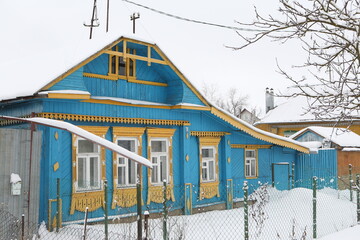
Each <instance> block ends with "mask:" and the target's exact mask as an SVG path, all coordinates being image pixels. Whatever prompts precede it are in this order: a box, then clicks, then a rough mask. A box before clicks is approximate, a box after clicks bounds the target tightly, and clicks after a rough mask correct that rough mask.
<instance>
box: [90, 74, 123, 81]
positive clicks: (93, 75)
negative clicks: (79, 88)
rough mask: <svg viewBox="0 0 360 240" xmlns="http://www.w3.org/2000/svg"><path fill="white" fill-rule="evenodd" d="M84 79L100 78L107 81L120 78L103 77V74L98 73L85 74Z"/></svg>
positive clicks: (115, 76) (113, 76)
mask: <svg viewBox="0 0 360 240" xmlns="http://www.w3.org/2000/svg"><path fill="white" fill-rule="evenodd" d="M83 76H84V77H88V78H99V79H105V80H113V81H115V80H118V79H119V78H118V76H117V75H112V74H109V75H102V74H96V73H85V72H84V73H83Z"/></svg>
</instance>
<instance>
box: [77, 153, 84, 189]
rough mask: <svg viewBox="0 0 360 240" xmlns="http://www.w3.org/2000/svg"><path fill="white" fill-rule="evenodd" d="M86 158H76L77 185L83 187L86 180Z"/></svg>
mask: <svg viewBox="0 0 360 240" xmlns="http://www.w3.org/2000/svg"><path fill="white" fill-rule="evenodd" d="M85 164H86V159H85V158H78V168H77V170H78V171H77V172H78V187H79V188H85V187H86V185H85V182H86V165H85Z"/></svg>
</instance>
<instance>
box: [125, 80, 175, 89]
mask: <svg viewBox="0 0 360 240" xmlns="http://www.w3.org/2000/svg"><path fill="white" fill-rule="evenodd" d="M128 82H131V83H138V84H145V85H152V86H159V87H167V86H168V84H167V83H161V82H152V81H144V80H136V79H129V80H128Z"/></svg>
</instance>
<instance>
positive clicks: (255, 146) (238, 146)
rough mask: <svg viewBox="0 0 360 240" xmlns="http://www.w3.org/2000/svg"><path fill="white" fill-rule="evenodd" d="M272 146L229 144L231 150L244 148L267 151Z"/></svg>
mask: <svg viewBox="0 0 360 240" xmlns="http://www.w3.org/2000/svg"><path fill="white" fill-rule="evenodd" d="M272 146H273V145H259V144H231V148H245V149H267V148H271V147H272Z"/></svg>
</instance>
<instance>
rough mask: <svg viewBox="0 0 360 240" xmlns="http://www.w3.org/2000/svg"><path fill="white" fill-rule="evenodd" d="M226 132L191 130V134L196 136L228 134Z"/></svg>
mask: <svg viewBox="0 0 360 240" xmlns="http://www.w3.org/2000/svg"><path fill="white" fill-rule="evenodd" d="M229 134H230V133H228V132H206V131H191V136H196V137H222V136H224V135H229Z"/></svg>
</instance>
